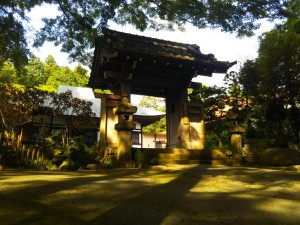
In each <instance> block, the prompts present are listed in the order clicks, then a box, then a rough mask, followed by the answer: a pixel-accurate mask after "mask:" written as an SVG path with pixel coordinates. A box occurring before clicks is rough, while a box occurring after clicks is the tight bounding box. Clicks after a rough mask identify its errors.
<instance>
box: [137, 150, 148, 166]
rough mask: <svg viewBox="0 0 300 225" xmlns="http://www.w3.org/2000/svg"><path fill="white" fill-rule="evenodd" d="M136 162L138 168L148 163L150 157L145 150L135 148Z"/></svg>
mask: <svg viewBox="0 0 300 225" xmlns="http://www.w3.org/2000/svg"><path fill="white" fill-rule="evenodd" d="M135 164H136V167H138V168H143V167H145V166H146V165H147V164H148V158H147V155H146V152H145V150H142V149H136V150H135Z"/></svg>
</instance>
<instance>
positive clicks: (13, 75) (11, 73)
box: [0, 62, 18, 83]
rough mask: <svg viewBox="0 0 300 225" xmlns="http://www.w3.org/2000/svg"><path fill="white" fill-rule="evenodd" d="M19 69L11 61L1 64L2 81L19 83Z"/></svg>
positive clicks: (0, 81) (0, 77) (0, 78)
mask: <svg viewBox="0 0 300 225" xmlns="http://www.w3.org/2000/svg"><path fill="white" fill-rule="evenodd" d="M17 80H18V77H17V71H16V69H15V67H14V66H13V65H12V64H10V63H9V62H3V63H2V64H0V83H17Z"/></svg>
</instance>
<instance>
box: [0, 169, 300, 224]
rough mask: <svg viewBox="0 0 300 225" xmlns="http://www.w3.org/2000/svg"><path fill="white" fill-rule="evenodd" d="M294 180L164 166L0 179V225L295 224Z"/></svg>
mask: <svg viewBox="0 0 300 225" xmlns="http://www.w3.org/2000/svg"><path fill="white" fill-rule="evenodd" d="M299 212H300V174H299V173H295V172H284V171H280V170H274V169H262V168H251V167H223V166H217V167H212V166H205V165H197V166H196V165H189V166H170V167H152V168H150V169H112V170H102V171H97V172H83V171H81V172H46V171H44V172H42V171H41V172H38V171H16V170H14V171H13V170H4V171H0V221H1V222H0V224H5V225H12V224H22V225H27V224H28V225H29V224H30V225H33V224H38V225H43V224H45V225H46V224H47V225H48V224H49V225H50V224H51V225H53V224H55V225H60V224H62V225H65V224H72V225H76V224H80V225H83V224H91V225H94V224H99V225H100V224H105V225H109V224H118V225H119V224H129V225H134V224H138V225H142V224H145V225H158V224H172V225H173V224H178V225H179V224H180V225H191V224H205V225H207V224H208V225H210V224H249V225H250V224H251V225H253V224H272V225H274V224H295V225H296V224H299V222H300V213H299Z"/></svg>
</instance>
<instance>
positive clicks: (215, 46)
mask: <svg viewBox="0 0 300 225" xmlns="http://www.w3.org/2000/svg"><path fill="white" fill-rule="evenodd" d="M57 13H58V12H57V10H56V8H55V7H53V6H49V5H47V6H42V7H36V8H34V9H32V10H31V12H30V13H29V14H28V16H29V18H30V19H31V22H30V24H31V26H32V29H39V28H41V27H42V25H43V22H42V21H41V18H43V17H55V16H56V15H57ZM272 27H273V24H272V23H268V22H263V23H262V26H261V28H260V29H259V30H257V31H256V35H255V36H253V37H250V38H248V37H244V38H237V37H236V35H235V34H230V33H224V32H221V31H220V30H218V29H214V30H212V29H201V30H200V29H197V28H194V27H192V26H190V25H187V26H186V30H185V32H181V31H174V32H169V31H159V32H156V31H150V30H146V31H144V32H140V31H137V30H135V29H134V28H133V27H132V26H126V27H121V26H118V25H116V24H113V23H111V24H110V27H109V28H110V29H113V30H117V31H122V32H126V33H132V34H137V35H143V36H147V37H153V38H158V39H164V40H170V41H174V42H180V43H186V44H196V45H198V46H199V47H200V51H201V52H202V53H203V54H209V53H211V54H214V55H215V58H216V59H217V60H219V61H229V62H233V61H237V62H238V63H237V65H235V66H233V67H231V68H230V69H229V71H228V72H230V71H238V68H239V65H240V64H241V63H242V62H244V61H245V60H246V59H253V58H255V57H256V56H257V50H258V44H259V43H258V37H259V36H260V35H261V34H262V33H263V32H265V31H269V30H271V29H272ZM31 39H33V37H32V38H31ZM32 51H33V53H34V54H35V55H36V56H37V57H39V58H40V59H41V60H42V61H44V60H45V58H46V57H47V56H48V55H52V56H53V57H54V59H55V60H56V62H57V64H59V65H61V66H69V67H71V68H74V67H75V66H76V65H77V63H70V62H69V60H68V55H67V54H66V53H62V52H60V47H59V46H57V47H56V46H54V44H53V43H49V42H47V43H45V44H44V46H42V47H41V48H39V49H38V50H37V49H32ZM224 76H225V74H213V76H212V77H205V76H198V77H196V78H194V80H193V81H195V82H201V83H203V84H204V85H209V86H212V85H217V86H223V84H224V82H223V78H224Z"/></svg>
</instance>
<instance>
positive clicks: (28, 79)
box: [18, 56, 47, 87]
mask: <svg viewBox="0 0 300 225" xmlns="http://www.w3.org/2000/svg"><path fill="white" fill-rule="evenodd" d="M46 81H47V78H46V77H45V72H44V63H43V62H42V61H41V60H40V59H39V58H37V57H35V56H32V57H30V59H29V62H28V65H27V66H25V72H24V73H23V74H22V76H21V77H20V78H19V82H18V83H20V84H23V85H25V86H26V87H38V86H40V85H44V84H46Z"/></svg>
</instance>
